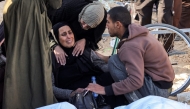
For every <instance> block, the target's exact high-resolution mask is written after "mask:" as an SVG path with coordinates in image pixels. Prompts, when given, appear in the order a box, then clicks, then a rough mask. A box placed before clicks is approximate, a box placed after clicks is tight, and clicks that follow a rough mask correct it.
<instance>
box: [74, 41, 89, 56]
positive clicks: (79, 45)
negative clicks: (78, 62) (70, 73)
mask: <svg viewBox="0 0 190 109" xmlns="http://www.w3.org/2000/svg"><path fill="white" fill-rule="evenodd" d="M85 45H86V39H81V40H78V41H77V42H76V43H75V48H74V50H73V52H72V54H73V56H78V55H79V54H80V55H82V54H83V52H84V47H85Z"/></svg>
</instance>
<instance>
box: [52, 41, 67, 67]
mask: <svg viewBox="0 0 190 109" xmlns="http://www.w3.org/2000/svg"><path fill="white" fill-rule="evenodd" d="M53 52H54V54H55V57H56V60H57V62H58V63H60V64H61V65H65V64H66V58H65V56H67V54H66V53H65V52H64V51H63V49H62V48H61V47H60V46H59V45H58V46H56V47H55V49H54V51H53Z"/></svg>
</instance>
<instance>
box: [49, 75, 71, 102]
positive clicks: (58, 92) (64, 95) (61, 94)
mask: <svg viewBox="0 0 190 109" xmlns="http://www.w3.org/2000/svg"><path fill="white" fill-rule="evenodd" d="M52 87H53V93H54V95H55V97H56V98H59V99H69V97H70V94H71V92H72V91H73V90H69V89H61V88H58V87H56V86H55V79H54V75H53V74H52Z"/></svg>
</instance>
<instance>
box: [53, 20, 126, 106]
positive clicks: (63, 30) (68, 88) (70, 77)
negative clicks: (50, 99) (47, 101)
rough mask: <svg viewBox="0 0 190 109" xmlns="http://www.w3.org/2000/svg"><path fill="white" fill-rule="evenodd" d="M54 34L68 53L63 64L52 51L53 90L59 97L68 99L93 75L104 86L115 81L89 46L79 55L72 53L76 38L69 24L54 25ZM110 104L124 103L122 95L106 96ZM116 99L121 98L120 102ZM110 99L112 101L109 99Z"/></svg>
mask: <svg viewBox="0 0 190 109" xmlns="http://www.w3.org/2000/svg"><path fill="white" fill-rule="evenodd" d="M53 32H54V35H55V37H56V39H57V41H58V43H59V45H60V46H61V48H62V49H63V50H64V52H65V53H67V57H66V61H67V63H66V65H65V66H61V65H60V63H57V61H56V58H55V55H54V53H52V62H53V77H52V79H53V91H54V94H55V97H56V98H58V99H61V100H63V99H68V98H69V97H70V96H72V95H73V94H74V93H76V92H81V90H82V89H78V88H86V87H87V86H88V84H89V83H91V77H92V76H96V81H97V83H99V84H102V85H103V86H107V85H110V84H111V83H113V80H112V77H111V75H110V74H109V73H106V72H107V71H108V68H107V63H105V62H104V61H102V60H101V59H100V58H99V57H98V56H97V55H96V53H95V52H93V51H92V50H91V49H89V48H85V49H84V53H83V54H82V55H80V56H78V57H76V56H73V55H72V51H73V49H74V44H75V38H74V34H73V32H72V30H71V29H70V27H69V26H68V24H66V23H64V22H60V23H58V24H56V25H54V26H53ZM73 90H76V91H73ZM105 99H106V100H107V103H108V104H111V105H112V107H115V106H116V105H121V104H122V103H123V101H124V100H123V99H122V97H118V98H117V97H114V96H110V97H105ZM116 99H120V100H121V102H120V101H118V102H120V103H119V104H118V103H117V101H116ZM109 100H110V101H109Z"/></svg>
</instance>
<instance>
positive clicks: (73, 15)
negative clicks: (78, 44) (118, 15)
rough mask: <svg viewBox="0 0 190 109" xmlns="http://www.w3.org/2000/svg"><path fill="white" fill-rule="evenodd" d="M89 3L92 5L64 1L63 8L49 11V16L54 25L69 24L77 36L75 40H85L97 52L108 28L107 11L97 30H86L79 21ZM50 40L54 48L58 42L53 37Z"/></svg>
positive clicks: (71, 0) (79, 0) (77, 1)
mask: <svg viewBox="0 0 190 109" xmlns="http://www.w3.org/2000/svg"><path fill="white" fill-rule="evenodd" d="M89 3H91V1H89V0H64V2H63V4H62V6H61V8H59V9H58V10H56V11H55V12H53V11H49V13H48V14H49V15H48V16H49V18H50V20H51V22H52V24H53V25H55V24H56V23H58V22H61V21H65V22H67V23H68V24H69V26H70V27H71V29H72V31H73V32H74V34H75V36H77V37H76V38H75V39H76V41H77V40H80V39H82V38H85V39H86V46H88V47H90V48H91V49H93V50H96V49H98V45H97V43H98V42H99V41H100V40H101V37H102V34H103V32H104V30H105V27H106V17H107V12H106V10H105V15H104V19H103V20H102V22H101V23H100V24H99V25H98V26H97V27H96V28H93V29H89V30H84V29H82V27H81V25H80V23H79V21H78V15H79V13H80V12H81V11H82V9H83V7H85V6H86V5H88V4H89ZM50 40H51V41H50V45H51V47H52V46H53V45H55V44H56V42H55V41H54V40H53V37H50Z"/></svg>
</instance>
